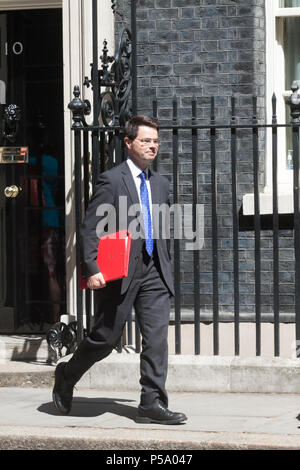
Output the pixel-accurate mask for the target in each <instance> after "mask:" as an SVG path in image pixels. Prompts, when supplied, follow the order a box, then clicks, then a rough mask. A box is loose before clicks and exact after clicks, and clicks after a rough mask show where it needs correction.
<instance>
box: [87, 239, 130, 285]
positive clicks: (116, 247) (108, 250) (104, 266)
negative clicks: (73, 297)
mask: <svg viewBox="0 0 300 470" xmlns="http://www.w3.org/2000/svg"><path fill="white" fill-rule="evenodd" d="M130 245H131V234H130V232H128V231H127V230H121V231H120V232H117V233H112V234H110V235H107V236H105V237H102V238H100V240H99V244H98V256H97V264H98V266H99V273H97V274H94V275H93V276H90V277H89V278H87V279H82V278H80V282H79V284H80V288H81V289H86V288H89V289H101V288H103V287H105V286H106V282H109V281H114V280H117V279H122V278H123V277H126V276H127V275H128V264H129V255H130Z"/></svg>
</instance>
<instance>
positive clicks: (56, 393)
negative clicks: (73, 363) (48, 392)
mask: <svg viewBox="0 0 300 470" xmlns="http://www.w3.org/2000/svg"><path fill="white" fill-rule="evenodd" d="M65 366H66V362H60V363H59V364H58V365H57V367H56V369H55V383H54V388H53V392H52V398H53V402H54V405H55V407H56V409H57V410H58V411H59V412H60V413H61V414H63V415H67V414H69V413H70V411H71V406H72V398H73V388H74V385H73V384H71V383H70V382H68V381H67V380H66V379H65V376H64V368H65Z"/></svg>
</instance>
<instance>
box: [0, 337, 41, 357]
mask: <svg viewBox="0 0 300 470" xmlns="http://www.w3.org/2000/svg"><path fill="white" fill-rule="evenodd" d="M49 357H50V356H49V347H48V343H47V340H46V338H45V336H44V335H0V361H3V360H8V361H38V362H40V361H43V362H45V363H46V362H47V361H48V360H49Z"/></svg>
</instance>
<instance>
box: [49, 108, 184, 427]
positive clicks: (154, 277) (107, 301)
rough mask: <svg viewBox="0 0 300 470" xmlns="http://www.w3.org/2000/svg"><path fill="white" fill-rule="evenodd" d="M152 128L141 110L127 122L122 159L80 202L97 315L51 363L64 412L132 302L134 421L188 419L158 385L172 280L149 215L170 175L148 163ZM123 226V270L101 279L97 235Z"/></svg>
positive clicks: (164, 195) (154, 147)
mask: <svg viewBox="0 0 300 470" xmlns="http://www.w3.org/2000/svg"><path fill="white" fill-rule="evenodd" d="M158 131H159V127H158V123H157V121H156V120H155V119H153V118H150V117H147V116H136V117H134V118H132V119H131V120H130V121H128V122H127V124H126V126H125V138H124V142H125V144H126V147H127V150H128V159H127V161H125V162H123V163H121V164H120V165H118V166H115V167H114V168H112V169H111V170H108V171H106V172H104V173H102V174H101V175H100V177H99V179H98V182H97V186H96V189H95V192H94V195H93V196H92V199H91V201H90V204H89V207H88V209H87V212H86V217H85V220H84V223H83V225H82V229H81V239H82V258H83V266H82V270H83V275H84V276H85V277H86V278H88V287H89V288H90V289H93V290H94V291H95V296H96V305H97V311H96V312H95V318H96V321H95V324H94V326H93V329H92V332H91V333H90V334H89V335H88V336H87V337H86V338H85V339H84V340H83V341H82V342H81V343H80V344H79V346H78V348H77V349H76V351H75V353H74V354H73V356H72V358H71V359H70V361H69V362H67V363H66V362H62V363H60V364H58V366H57V368H56V371H55V385H54V389H53V400H54V404H55V406H56V407H57V409H58V410H59V411H60V412H61V413H63V414H67V413H69V411H70V409H71V404H72V396H73V387H74V385H75V384H76V382H78V380H79V379H80V378H81V376H82V375H83V374H84V373H85V372H86V371H87V370H88V369H89V368H90V367H91V366H92V365H93V364H94V363H95V362H96V361H100V360H102V359H103V358H105V357H106V356H108V355H109V354H110V353H111V352H112V350H113V349H114V348H115V347H116V345H117V343H118V341H119V339H120V338H121V336H122V332H123V328H124V326H125V323H126V320H127V318H128V315H129V314H130V312H131V310H132V307H134V309H135V315H136V320H137V321H138V324H139V327H140V331H141V334H142V352H141V356H140V371H141V379H140V384H141V396H140V404H139V407H138V415H137V418H136V420H137V421H138V422H143V423H151V422H155V423H160V424H178V423H181V422H183V421H185V420H186V419H187V418H186V416H185V415H184V414H182V413H174V412H172V411H170V410H168V408H167V406H168V396H167V392H166V389H165V382H166V377H167V367H168V344H167V336H168V325H169V314H170V298H171V296H172V295H174V287H173V280H172V272H171V262H170V253H169V249H168V245H167V240H166V239H165V237H164V236H163V233H162V223H160V222H159V220H160V219H159V220H158V218H157V217H154V208H155V206H157V205H162V204H163V205H165V207H167V205H168V204H169V182H168V180H167V179H166V178H164V177H162V176H160V175H158V174H157V173H155V172H154V171H152V170H150V168H148V167H149V165H150V164H151V163H152V162H153V160H154V159H155V157H156V155H157V152H158ZM134 208H135V209H138V210H133V209H134ZM126 211H127V213H126ZM130 228H134V232H135V233H132V242H131V250H130V259H129V268H128V276H127V277H126V278H123V279H120V280H116V281H112V282H108V283H107V284H106V283H105V280H104V278H103V275H102V273H101V272H99V267H98V264H97V262H96V258H97V250H98V243H99V238H100V237H101V236H102V235H104V234H107V233H109V232H111V233H113V232H115V231H119V230H124V229H128V230H130ZM137 234H138V236H137Z"/></svg>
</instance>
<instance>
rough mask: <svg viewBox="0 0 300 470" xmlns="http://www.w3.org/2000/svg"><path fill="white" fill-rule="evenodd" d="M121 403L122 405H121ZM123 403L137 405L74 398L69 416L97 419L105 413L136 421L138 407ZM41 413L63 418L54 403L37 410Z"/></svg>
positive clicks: (115, 401)
mask: <svg viewBox="0 0 300 470" xmlns="http://www.w3.org/2000/svg"><path fill="white" fill-rule="evenodd" d="M120 402H121V403H120ZM122 402H125V403H129V402H133V403H136V402H135V400H124V399H118V398H115V399H113V400H112V399H111V398H86V397H77V398H73V401H72V409H71V412H70V413H69V414H68V416H76V417H84V418H89V417H95V416H100V415H103V414H104V413H112V414H115V415H117V416H123V417H125V418H129V419H132V420H134V419H135V418H136V415H137V406H136V405H135V406H131V405H125V404H123V403H122ZM37 410H38V411H40V412H41V413H46V414H49V415H55V416H62V415H61V414H60V413H59V412H58V411H57V409H56V408H55V406H54V404H53V402H48V403H43V404H42V405H41V406H39V407H38V408H37Z"/></svg>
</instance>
